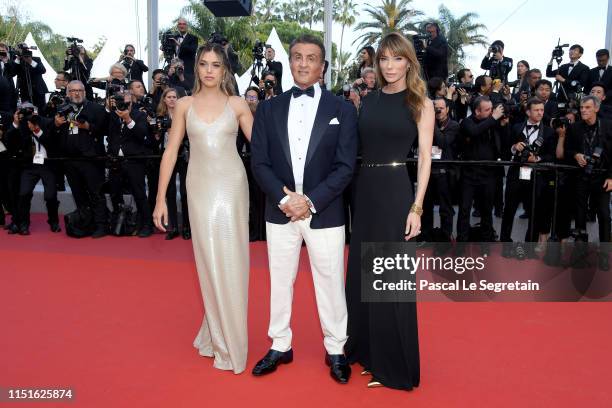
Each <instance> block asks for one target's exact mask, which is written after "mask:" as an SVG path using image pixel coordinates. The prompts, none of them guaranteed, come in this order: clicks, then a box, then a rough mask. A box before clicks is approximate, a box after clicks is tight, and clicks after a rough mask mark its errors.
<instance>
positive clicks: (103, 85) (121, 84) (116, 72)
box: [88, 63, 128, 100]
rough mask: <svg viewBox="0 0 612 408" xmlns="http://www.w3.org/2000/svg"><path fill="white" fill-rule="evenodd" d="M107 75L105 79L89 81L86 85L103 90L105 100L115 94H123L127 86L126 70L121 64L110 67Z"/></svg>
mask: <svg viewBox="0 0 612 408" xmlns="http://www.w3.org/2000/svg"><path fill="white" fill-rule="evenodd" d="M108 74H109V75H108V76H107V77H106V78H94V79H90V80H89V83H88V85H91V86H92V87H94V88H98V89H104V90H105V92H106V97H107V98H108V97H109V96H112V94H113V93H115V92H123V91H124V90H125V89H126V88H127V84H128V83H127V79H126V76H127V69H125V67H124V66H123V65H122V64H119V63H115V64H113V65H111V67H110V68H109V70H108ZM88 100H89V99H88Z"/></svg>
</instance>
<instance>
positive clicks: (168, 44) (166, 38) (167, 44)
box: [159, 30, 178, 61]
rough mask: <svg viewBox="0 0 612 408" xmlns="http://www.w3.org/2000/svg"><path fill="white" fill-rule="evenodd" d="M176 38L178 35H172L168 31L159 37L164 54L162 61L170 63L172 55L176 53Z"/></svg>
mask: <svg viewBox="0 0 612 408" xmlns="http://www.w3.org/2000/svg"><path fill="white" fill-rule="evenodd" d="M177 38H178V34H176V33H173V32H172V31H170V30H168V31H166V32H164V33H161V34H160V35H159V40H160V41H161V48H162V53H163V54H164V59H165V60H166V61H171V60H172V58H174V54H175V53H176V42H174V40H176V39H177Z"/></svg>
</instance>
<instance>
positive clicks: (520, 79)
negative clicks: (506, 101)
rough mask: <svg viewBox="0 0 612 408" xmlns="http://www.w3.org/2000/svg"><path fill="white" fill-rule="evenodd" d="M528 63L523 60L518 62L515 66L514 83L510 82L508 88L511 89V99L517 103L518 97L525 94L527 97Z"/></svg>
mask: <svg viewBox="0 0 612 408" xmlns="http://www.w3.org/2000/svg"><path fill="white" fill-rule="evenodd" d="M529 69H530V68H529V63H528V62H527V61H525V60H520V61H519V62H517V64H516V81H514V82H511V83H509V84H508V86H510V87H512V97H513V98H514V99H515V100H516V101H517V102H518V99H519V98H520V95H521V94H523V93H525V94H527V95H528V96H530V95H529V91H530V89H529Z"/></svg>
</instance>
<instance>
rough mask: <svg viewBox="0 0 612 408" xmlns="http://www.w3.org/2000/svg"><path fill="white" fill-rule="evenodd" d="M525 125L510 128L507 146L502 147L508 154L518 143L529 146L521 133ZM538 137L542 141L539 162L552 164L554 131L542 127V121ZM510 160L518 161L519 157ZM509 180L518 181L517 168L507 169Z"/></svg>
mask: <svg viewBox="0 0 612 408" xmlns="http://www.w3.org/2000/svg"><path fill="white" fill-rule="evenodd" d="M525 125H527V121H524V122H521V123H517V124H516V125H514V126H513V127H512V132H511V135H510V140H509V145H507V146H505V147H504V148H505V149H508V152H509V154H512V152H511V151H510V149H511V147H512V145H514V144H516V143H519V142H524V143H525V144H529V141H528V140H527V137H526V136H525V134H524V133H523V130H524V129H525ZM540 136H541V137H542V138H543V139H544V142H543V144H542V147H541V148H540V151H539V153H538V156H539V157H540V159H541V160H540V162H543V163H553V162H554V161H555V150H556V147H557V143H556V139H555V131H554V130H553V129H552V128H550V127H548V126H546V125H544V120H542V121H541V122H540V129H539V130H538V137H540ZM512 160H513V161H519V155H518V154H515V155H514V156H513V157H512ZM511 178H512V179H517V180H518V178H519V166H510V168H509V169H508V180H510V179H511Z"/></svg>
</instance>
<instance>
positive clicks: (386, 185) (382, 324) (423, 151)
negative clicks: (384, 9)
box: [345, 33, 434, 390]
mask: <svg viewBox="0 0 612 408" xmlns="http://www.w3.org/2000/svg"><path fill="white" fill-rule="evenodd" d="M376 67H377V75H378V81H379V83H380V84H382V89H381V90H380V91H378V92H374V93H370V94H369V95H368V96H366V97H365V98H364V100H363V102H362V105H361V112H360V116H359V134H360V142H361V152H362V158H363V162H362V166H361V169H360V172H359V173H360V174H359V177H358V180H357V187H356V198H355V218H354V221H353V233H352V239H351V245H350V253H349V261H348V273H347V282H346V297H347V305H348V342H347V344H346V346H345V351H346V354H347V357H348V358H349V361H350V362H351V363H355V362H358V363H360V364H361V365H362V366H363V367H364V368H365V371H364V373H363V374H371V375H372V381H371V382H370V383H369V384H368V387H377V386H387V387H391V388H397V389H404V390H410V389H412V388H413V387H416V386H418V385H419V377H420V374H419V344H418V332H417V312H416V303H401V302H395V303H382V302H377V303H366V302H362V301H361V276H360V274H361V253H360V252H361V251H360V247H361V242H401V241H404V240H409V239H411V238H413V237H415V236H417V235H418V234H419V233H420V228H421V214H422V205H423V198H424V196H425V190H426V189H427V182H428V181H429V174H430V170H431V147H432V140H433V129H434V109H433V104H432V102H431V101H430V100H429V99H428V98H427V91H426V87H425V83H424V82H423V80H422V79H421V78H420V74H419V72H420V66H419V62H418V60H417V58H416V54H415V51H414V47H413V45H412V43H410V42H409V41H408V40H406V38H404V37H403V36H402V35H400V34H398V33H392V34H389V35H387V36H385V38H384V39H383V40H382V41H381V43H380V46H379V48H378V51H377V53H376ZM417 137H418V145H419V160H418V176H417V192H416V198H415V195H414V188H413V181H412V180H411V179H410V176H409V174H408V169H407V168H406V166H405V165H399V166H393V165H391V164H392V163H404V162H405V160H406V157H407V156H408V154H409V152H410V151H411V149H412V147H413V145H414V143H415V142H416V141H417Z"/></svg>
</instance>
